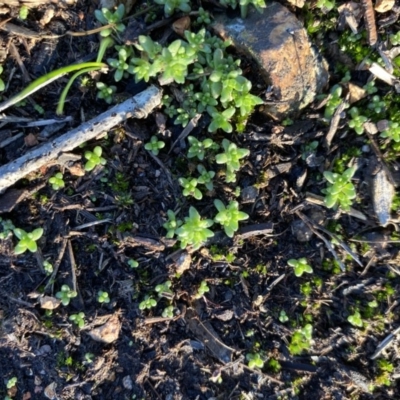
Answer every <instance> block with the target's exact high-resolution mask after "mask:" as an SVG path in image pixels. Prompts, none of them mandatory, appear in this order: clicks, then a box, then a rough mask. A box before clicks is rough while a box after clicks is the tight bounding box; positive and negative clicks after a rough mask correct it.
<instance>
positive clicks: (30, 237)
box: [13, 228, 43, 255]
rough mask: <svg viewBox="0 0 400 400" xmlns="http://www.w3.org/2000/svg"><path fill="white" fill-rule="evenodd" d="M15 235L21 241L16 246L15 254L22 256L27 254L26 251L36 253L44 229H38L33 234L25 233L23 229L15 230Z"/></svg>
mask: <svg viewBox="0 0 400 400" xmlns="http://www.w3.org/2000/svg"><path fill="white" fill-rule="evenodd" d="M13 232H14V235H15V236H16V237H17V238H18V239H19V242H18V244H17V245H16V246H15V249H14V254H17V255H18V254H22V253H25V251H26V250H29V251H31V252H32V253H34V252H35V251H37V244H36V241H38V240H39V239H40V238H41V237H42V235H43V228H37V229H35V230H33V231H32V232H29V233H28V232H25V231H24V230H23V229H20V228H15V229H14V231H13Z"/></svg>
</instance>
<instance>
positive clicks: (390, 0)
mask: <svg viewBox="0 0 400 400" xmlns="http://www.w3.org/2000/svg"><path fill="white" fill-rule="evenodd" d="M394 3H395V0H376V3H375V11H376V12H378V13H385V12H388V11H390V10H391V9H392V8H393V6H394Z"/></svg>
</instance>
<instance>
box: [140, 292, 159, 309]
mask: <svg viewBox="0 0 400 400" xmlns="http://www.w3.org/2000/svg"><path fill="white" fill-rule="evenodd" d="M156 305H157V300H155V299H153V298H152V297H151V296H148V295H146V296H145V298H144V300H143V301H142V302H141V303H139V310H146V309H150V308H153V307H155V306H156Z"/></svg>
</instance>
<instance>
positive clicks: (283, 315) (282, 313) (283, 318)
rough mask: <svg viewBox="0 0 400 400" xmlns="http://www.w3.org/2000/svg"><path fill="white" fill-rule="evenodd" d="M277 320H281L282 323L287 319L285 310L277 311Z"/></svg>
mask: <svg viewBox="0 0 400 400" xmlns="http://www.w3.org/2000/svg"><path fill="white" fill-rule="evenodd" d="M279 321H280V322H282V324H284V323H285V322H288V321H289V317H288V316H287V314H286V312H285V310H281V312H280V313H279Z"/></svg>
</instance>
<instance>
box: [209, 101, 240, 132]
mask: <svg viewBox="0 0 400 400" xmlns="http://www.w3.org/2000/svg"><path fill="white" fill-rule="evenodd" d="M207 112H208V113H209V114H210V115H211V118H212V121H211V124H210V125H209V127H208V132H216V131H217V130H218V129H222V130H223V131H224V132H226V133H231V132H232V131H233V127H232V124H231V123H230V122H229V120H230V119H231V118H232V117H233V114H235V109H234V108H233V107H229V108H228V109H226V110H225V111H222V112H220V111H218V110H217V109H216V108H215V107H212V106H208V107H207Z"/></svg>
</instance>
